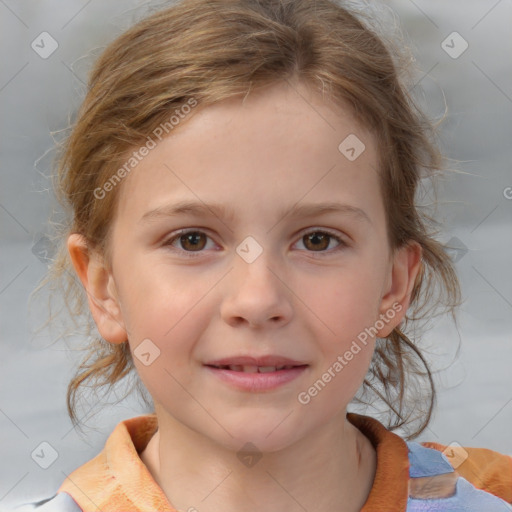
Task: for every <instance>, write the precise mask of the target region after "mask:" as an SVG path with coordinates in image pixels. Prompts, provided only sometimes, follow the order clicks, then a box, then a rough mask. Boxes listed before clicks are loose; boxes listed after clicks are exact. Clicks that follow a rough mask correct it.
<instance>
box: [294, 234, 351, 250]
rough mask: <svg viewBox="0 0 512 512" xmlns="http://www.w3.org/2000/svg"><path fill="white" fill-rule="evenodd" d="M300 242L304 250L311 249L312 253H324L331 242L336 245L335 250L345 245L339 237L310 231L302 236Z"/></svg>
mask: <svg viewBox="0 0 512 512" xmlns="http://www.w3.org/2000/svg"><path fill="white" fill-rule="evenodd" d="M300 240H301V241H303V244H304V246H305V247H306V249H308V250H309V249H312V251H313V252H325V250H326V249H327V248H328V247H329V245H330V242H331V241H332V240H335V241H336V242H337V244H338V245H337V246H336V247H335V250H336V248H338V247H340V246H345V245H346V244H345V242H344V241H343V240H342V239H341V238H340V237H338V236H336V235H334V234H332V233H329V232H326V231H310V232H309V233H307V234H305V235H303V236H302V237H301V239H300Z"/></svg>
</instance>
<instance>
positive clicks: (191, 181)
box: [90, 85, 419, 451]
mask: <svg viewBox="0 0 512 512" xmlns="http://www.w3.org/2000/svg"><path fill="white" fill-rule="evenodd" d="M347 137H350V138H349V139H347ZM356 137H357V138H356ZM345 139H347V141H346V142H343V141H345ZM342 143H343V144H342ZM340 144H341V149H339V146H340ZM362 144H364V149H363V146H362ZM351 148H353V151H352V149H351ZM117 186H120V187H121V190H120V198H119V205H118V210H117V214H116V217H115V219H114V222H113V228H112V229H113V231H112V274H108V279H107V281H105V282H104V283H106V284H105V287H104V289H103V291H101V292H100V291H99V289H97V290H96V291H94V294H95V295H96V297H97V299H98V300H96V303H99V302H101V304H102V305H103V310H107V311H108V312H109V315H105V314H101V312H100V310H99V309H96V310H95V309H94V306H93V305H92V304H91V308H92V309H93V314H94V316H95V319H96V322H97V325H98V329H99V331H100V333H101V334H102V336H103V337H104V338H105V339H107V340H109V341H111V342H120V341H122V340H123V339H126V337H128V340H129V344H130V347H131V350H132V352H134V361H135V364H136V367H137V370H138V372H139V374H140V377H141V379H142V381H143V382H144V384H145V386H146V387H147V389H148V390H149V392H150V393H151V395H152V397H153V399H154V401H155V406H156V408H157V412H158V414H159V420H160V421H168V422H171V423H173V422H174V424H176V425H177V424H180V428H182V427H183V426H184V427H187V428H189V429H191V430H192V431H194V432H196V433H199V434H201V435H203V436H206V437H207V438H209V439H211V440H213V441H215V442H218V443H221V444H223V445H224V446H226V447H231V448H233V449H234V450H237V449H240V447H241V446H242V445H243V444H244V443H246V442H247V441H251V442H252V443H254V444H255V445H256V446H257V447H258V448H259V449H260V450H262V451H265V450H266V451H275V450H278V449H280V448H283V447H285V446H287V445H291V444H292V443H293V442H295V441H298V440H299V439H301V438H305V437H307V436H308V435H318V433H319V432H320V430H321V429H322V428H323V427H325V426H327V425H331V426H333V425H335V424H337V425H339V424H340V423H343V421H345V413H346V410H345V409H346V406H347V404H348V403H349V402H350V401H351V399H352V398H353V397H354V395H355V394H356V392H357V390H358V388H359V387H360V385H361V384H362V381H363V379H364V377H365V374H366V372H367V369H368V366H369V364H370V360H371V357H372V353H373V349H374V339H373V337H372V335H375V332H376V331H378V336H381V337H383V336H386V335H387V334H389V332H391V330H392V329H393V328H394V326H395V325H397V324H398V323H399V321H400V319H401V318H402V317H403V314H404V313H405V310H406V308H407V305H408V302H407V301H408V294H409V293H410V290H411V287H412V283H413V281H414V277H415V273H416V271H417V267H418V262H419V252H418V251H417V250H416V251H412V250H401V251H399V252H397V253H396V254H395V255H393V256H392V255H391V253H390V249H389V247H388V243H387V235H386V224H385V211H384V204H383V200H382V197H381V192H380V187H379V179H378V158H377V148H376V145H375V142H374V139H373V138H372V136H371V135H370V134H369V133H368V131H366V130H364V129H363V128H362V127H361V126H360V125H359V124H358V123H357V122H356V121H355V119H354V118H353V117H352V116H351V115H350V113H349V112H348V110H340V109H339V108H336V107H335V106H334V105H328V104H326V103H323V101H322V99H321V97H319V96H317V95H316V94H314V93H312V92H310V91H309V90H308V89H306V88H305V87H304V86H302V85H297V86H294V87H293V88H291V87H289V86H287V85H283V86H274V87H272V88H270V89H267V90H265V91H264V92H263V93H261V94H260V93H254V92H253V93H251V95H250V96H249V97H248V98H246V100H245V102H244V103H243V104H242V100H241V99H236V100H229V101H225V102H223V103H218V104H216V105H214V106H211V107H208V108H205V109H201V110H199V108H198V107H197V108H196V112H195V113H194V114H193V116H192V115H191V118H190V119H185V121H184V122H183V125H182V126H178V127H177V128H175V132H172V135H171V136H170V137H168V138H166V139H163V140H162V141H161V142H160V143H159V144H157V146H156V147H155V148H154V149H151V150H150V151H149V154H148V155H147V156H145V157H144V158H142V159H141V161H140V163H138V165H137V166H136V167H135V168H134V169H133V170H132V171H131V174H130V175H129V176H127V177H126V178H124V180H123V182H122V183H121V184H119V185H117ZM182 203H187V204H188V203H191V204H192V203H193V206H190V207H186V208H182V209H181V211H177V212H176V213H173V210H174V209H176V208H177V205H178V204H182ZM327 205H329V207H330V209H329V210H327V209H325V210H323V211H322V210H321V208H323V207H326V206H327ZM183 230H186V231H191V232H193V234H192V233H191V234H189V236H183V233H182V231H183ZM315 234H316V235H315ZM97 282H100V280H99V279H98V280H97ZM90 283H91V281H90ZM99 286H100V285H99ZM399 303H401V304H399ZM399 310H401V312H399ZM365 329H366V330H365ZM362 340H364V342H363V341H362ZM267 355H271V356H279V357H285V358H289V359H292V360H294V361H296V362H297V363H302V364H304V365H307V367H306V368H305V369H303V370H301V371H299V372H297V375H296V376H295V378H293V379H292V380H290V381H288V382H286V383H284V384H281V385H279V386H277V387H275V388H272V389H260V390H247V389H239V388H237V387H236V386H235V385H233V384H231V383H228V382H225V381H224V380H223V379H221V378H220V372H219V371H217V370H212V369H210V368H208V367H207V366H205V365H206V363H209V362H213V361H215V360H218V359H223V358H230V357H237V356H252V357H255V358H259V357H263V356H267ZM336 363H338V364H336ZM315 383H316V387H315Z"/></svg>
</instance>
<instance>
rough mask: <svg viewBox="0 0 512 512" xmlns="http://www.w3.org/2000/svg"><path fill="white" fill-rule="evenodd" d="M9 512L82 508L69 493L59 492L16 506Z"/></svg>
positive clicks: (63, 511)
mask: <svg viewBox="0 0 512 512" xmlns="http://www.w3.org/2000/svg"><path fill="white" fill-rule="evenodd" d="M11 512H82V509H81V508H80V507H79V506H78V504H77V503H76V501H75V500H74V499H73V498H72V497H71V496H70V495H69V494H67V493H65V492H59V493H58V494H55V495H54V496H51V497H50V498H47V499H44V500H40V501H35V502H32V503H25V504H23V505H20V506H17V507H15V508H13V509H12V510H11Z"/></svg>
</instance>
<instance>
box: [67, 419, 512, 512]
mask: <svg viewBox="0 0 512 512" xmlns="http://www.w3.org/2000/svg"><path fill="white" fill-rule="evenodd" d="M347 418H348V420H349V421H350V422H351V423H352V424H353V425H354V426H355V427H357V428H358V429H359V430H360V431H361V432H362V433H363V434H364V435H365V436H366V437H367V438H368V439H369V440H370V441H371V443H372V444H373V446H374V447H375V449H376V452H377V469H376V473H375V479H374V482H373V486H372V489H371V491H370V494H369V496H368V499H367V501H366V503H365V505H364V507H363V509H362V511H361V512H383V511H397V512H405V511H406V509H407V504H408V498H409V496H410V495H411V496H416V497H419V498H422V497H423V496H427V497H428V496H429V493H431V492H432V489H434V490H435V489H437V490H436V492H438V491H439V492H443V486H445V487H446V486H448V488H452V487H453V485H452V484H453V480H452V479H451V478H452V477H453V478H455V477H454V475H457V473H458V475H460V476H462V477H464V478H465V479H466V480H467V481H469V482H470V483H471V484H473V486H475V487H476V488H478V489H483V490H484V491H487V492H488V493H491V494H493V495H495V496H498V497H500V498H502V499H503V500H505V501H506V502H507V503H512V457H509V456H507V455H502V454H500V453H497V452H494V451H492V450H487V449H483V448H465V450H466V452H467V454H468V457H467V459H466V460H465V461H464V462H463V463H462V464H460V465H458V464H457V472H456V473H446V471H445V473H446V474H444V475H438V476H435V477H424V478H410V477H409V466H410V463H409V458H408V446H407V443H406V442H405V441H404V440H403V439H402V438H401V437H399V436H397V435H396V434H393V433H392V432H389V431H388V430H387V429H386V428H385V427H384V426H383V425H382V424H381V423H379V422H378V421H377V420H375V419H373V418H370V417H368V416H362V415H359V414H354V413H349V414H348V415H347ZM156 429H157V418H156V415H154V414H150V415H145V416H138V417H135V418H131V419H128V420H125V421H122V422H120V423H119V424H118V425H117V426H116V428H115V429H114V431H113V432H112V434H111V435H110V436H109V438H108V439H107V441H106V443H105V447H104V449H103V450H102V452H101V453H100V454H99V455H97V456H96V457H95V458H93V459H92V460H90V461H89V462H87V463H85V464H84V465H82V466H80V467H79V468H78V469H76V470H75V471H73V472H72V473H71V474H70V475H69V476H68V477H67V478H66V480H65V481H64V482H63V484H62V485H61V486H60V488H59V490H58V492H59V493H61V492H64V493H67V494H69V495H70V496H71V497H72V498H73V499H74V500H75V502H76V503H77V504H78V505H79V506H80V508H81V509H82V510H83V512H97V511H98V510H101V511H102V512H119V511H140V512H145V511H152V512H153V511H162V512H176V509H174V508H173V507H172V505H171V504H170V503H169V501H168V500H167V498H166V496H165V494H164V493H163V491H162V489H161V488H160V487H159V486H158V484H157V483H156V482H155V480H154V479H153V477H152V476H151V474H150V472H149V470H148V469H147V468H146V466H145V465H144V463H143V462H142V460H141V459H140V457H139V453H140V452H142V450H143V449H144V448H145V447H146V445H147V443H148V442H149V440H150V439H151V437H152V435H153V434H154V433H155V431H156ZM421 445H422V446H425V447H427V448H434V449H435V450H438V451H443V450H445V448H446V446H444V445H440V444H437V443H421ZM447 453H448V455H450V454H449V451H448V452H447ZM448 460H450V459H448ZM459 462H460V461H459ZM443 477H446V478H443ZM433 479H437V480H435V481H434V480H433Z"/></svg>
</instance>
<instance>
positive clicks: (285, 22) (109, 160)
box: [43, 0, 460, 438]
mask: <svg viewBox="0 0 512 512" xmlns="http://www.w3.org/2000/svg"><path fill="white" fill-rule="evenodd" d="M365 18H367V17H366V16H365V15H364V14H363V13H361V12H359V13H357V12H355V11H353V10H351V11H349V10H347V9H346V8H344V7H342V5H341V4H340V3H336V2H335V1H329V0H316V1H314V2H313V1H311V0H261V1H258V0H210V1H208V2H205V1H204V0H184V1H181V2H179V3H177V4H175V5H172V6H170V7H168V8H166V9H164V10H160V11H157V12H156V13H154V14H152V15H151V16H149V17H147V18H146V19H143V20H142V21H140V22H138V23H137V24H135V25H134V26H133V27H132V28H130V29H129V30H128V31H126V32H124V33H123V34H122V35H121V36H120V37H118V38H117V39H116V40H115V41H113V42H112V43H111V44H110V45H109V46H108V47H107V48H106V50H105V51H104V52H103V53H102V55H101V56H100V58H99V59H98V60H97V62H96V64H95V66H94V68H93V69H92V72H91V75H90V79H89V85H88V92H87V95H86V98H85V100H84V102H83V104H82V106H81V108H80V110H79V113H78V118H77V121H76V123H75V125H74V128H73V130H72V132H71V134H70V136H69V137H68V138H67V140H66V141H65V144H64V145H63V149H62V151H61V154H60V158H59V163H58V175H57V180H56V183H55V190H56V192H57V197H58V199H59V201H60V202H61V204H62V205H63V206H64V207H65V208H70V210H71V213H72V215H71V217H72V221H71V225H68V226H62V227H61V232H60V233H59V235H58V236H59V237H60V238H59V239H58V240H59V244H60V245H59V249H58V253H57V256H56V258H55V259H54V261H53V264H52V266H51V268H50V270H49V273H48V275H47V278H46V279H45V283H49V282H51V283H59V282H60V283H62V284H63V285H62V286H60V285H58V286H54V290H56V291H58V293H59V294H61V295H62V293H64V299H65V304H66V306H67V308H68V310H69V312H70V313H71V316H72V317H73V319H74V320H75V323H77V322H78V320H79V319H82V320H83V321H84V322H83V327H84V331H85V332H86V334H87V336H88V337H89V338H90V340H89V341H90V342H89V343H88V349H89V351H88V353H87V355H86V357H85V359H84V360H83V361H82V363H81V365H80V367H79V368H78V370H77V373H76V375H75V377H74V378H73V379H72V380H71V382H70V384H69V387H68V394H67V405H68V412H69V415H70V417H71V419H72V421H73V423H75V424H76V422H77V416H76V411H75V408H76V399H77V392H78V390H79V387H80V386H82V385H84V384H86V383H92V384H91V385H92V387H93V388H97V387H99V388H102V387H103V386H107V387H108V389H109V390H110V389H111V388H112V386H113V385H114V384H115V383H116V382H118V381H119V380H121V379H122V378H123V377H125V376H127V375H128V374H130V373H135V372H131V370H132V368H133V366H134V365H133V361H132V358H131V353H130V350H129V347H128V343H123V344H120V345H117V344H110V343H108V342H106V341H105V340H103V339H101V337H99V335H98V333H97V332H95V331H94V330H95V325H94V322H93V320H92V317H91V315H90V312H89V309H88V307H87V302H86V295H85V291H84V289H83V287H82V286H81V285H80V283H79V281H78V280H77V278H76V276H75V275H74V271H73V268H72V266H71V263H70V260H69V255H68V253H67V248H66V243H65V242H66V238H67V235H68V234H69V233H71V232H75V233H80V234H82V235H84V236H85V238H86V240H87V242H88V245H89V246H90V248H91V249H95V250H96V249H97V250H99V251H101V252H102V253H104V254H105V258H106V261H107V263H108V262H109V261H110V256H109V233H110V226H111V221H112V219H113V218H114V212H115V208H116V199H117V197H118V192H119V189H120V187H121V186H122V183H121V184H119V185H118V186H116V187H113V188H112V190H111V191H110V192H109V193H107V194H105V195H104V197H102V198H101V199H98V198H97V197H96V196H95V190H98V189H99V188H102V187H104V186H105V184H106V183H107V181H108V180H109V179H111V178H112V176H113V175H114V174H115V173H116V171H117V170H118V169H119V168H120V167H121V166H122V165H123V163H125V161H126V155H127V154H129V152H130V151H131V150H132V151H133V149H134V148H136V147H139V146H141V145H143V144H145V143H146V142H147V140H148V136H149V135H150V134H151V133H152V132H153V130H155V128H156V127H157V126H159V125H160V124H161V123H165V122H168V120H169V116H170V113H172V112H173V111H175V110H176V109H177V108H180V107H181V106H182V105H184V104H186V103H187V101H188V102H190V100H191V99H194V100H195V101H197V104H198V105H199V106H201V107H204V106H208V105H211V104H213V103H216V102H219V101H222V100H224V99H227V98H230V97H233V96H237V95H245V94H248V92H249V90H250V89H251V88H256V87H260V86H266V85H271V84H273V83H277V82H280V81H283V80H286V81H289V82H292V81H297V80H299V81H301V82H303V83H307V84H308V85H310V86H312V87H315V88H316V90H318V91H319V92H320V91H321V92H322V93H327V94H328V95H329V98H330V99H331V100H333V101H335V102H336V101H338V102H340V103H343V104H344V105H349V106H350V107H351V108H352V110H353V114H354V116H355V117H356V118H357V119H358V120H359V121H360V122H361V123H362V124H363V125H364V126H366V127H367V128H368V129H370V130H371V131H372V133H373V134H374V135H375V137H376V141H377V144H378V151H379V157H380V166H381V168H380V180H381V189H382V194H383V198H384V204H385V207H386V212H387V219H386V221H387V227H388V236H389V243H390V247H391V248H392V249H396V248H398V247H401V246H403V245H404V244H407V243H409V242H411V241H416V242H417V243H418V244H419V245H420V246H421V247H422V250H423V255H422V266H421V270H420V273H419V275H418V276H417V279H416V282H415V285H414V289H413V292H412V297H411V305H410V308H409V311H408V312H407V316H406V317H405V319H404V321H403V322H402V324H401V325H400V326H399V327H397V328H395V329H394V331H393V332H392V333H391V334H390V335H389V336H388V337H387V338H386V339H377V340H376V349H375V354H374V358H373V360H372V363H371V366H370V369H369V372H368V375H367V377H366V379H365V381H364V385H363V392H364V393H366V392H374V393H376V395H377V396H378V397H380V398H381V399H382V400H383V401H384V403H385V404H386V405H387V406H388V407H389V409H390V410H391V414H392V417H391V419H390V421H389V422H388V425H387V426H388V428H390V429H394V428H397V427H408V426H409V424H410V423H411V422H412V418H413V412H414V411H416V410H417V409H418V408H419V410H420V412H419V414H418V415H417V417H419V418H420V425H419V426H418V428H416V430H414V431H413V432H412V433H411V434H410V435H409V436H408V438H413V437H415V436H417V435H418V434H419V433H421V432H422V431H423V430H424V428H425V427H426V426H427V425H428V423H429V421H430V418H431V414H432V411H433V407H434V403H435V401H434V399H435V389H434V384H433V379H432V372H431V370H430V368H429V365H428V364H427V361H426V360H425V358H424V357H423V355H422V353H421V352H420V350H419V348H418V347H417V345H416V343H414V342H412V341H411V340H410V339H409V338H408V337H407V335H406V334H405V332H406V331H407V326H408V324H409V323H410V322H416V321H418V320H420V319H424V318H431V317H432V316H433V315H434V313H435V311H434V310H437V308H438V307H439V306H440V305H444V306H445V309H444V310H443V312H446V311H449V312H451V314H452V318H453V319H455V314H454V312H455V308H456V307H457V306H458V305H459V304H460V289H459V283H458V280H457V276H456V274H455V271H454V268H453V265H452V262H451V261H450V258H449V257H448V255H447V253H446V252H445V251H444V249H443V246H442V244H441V243H439V242H438V241H437V240H435V239H434V235H435V233H434V232H433V231H432V226H433V225H434V220H433V218H432V217H430V216H429V215H427V214H426V213H425V212H423V213H421V212H420V208H419V207H418V206H417V205H416V204H415V199H416V195H417V193H418V185H419V184H420V179H421V178H423V177H430V178H433V177H435V175H436V171H437V170H438V169H440V168H441V163H442V156H441V154H440V153H439V151H438V149H437V145H436V144H435V143H434V139H435V136H436V134H435V126H434V124H433V123H432V122H431V121H429V120H428V119H427V118H426V116H425V115H424V114H423V113H422V112H421V111H420V110H419V109H418V108H417V107H416V105H415V103H414V101H413V99H412V98H411V97H410V94H409V93H408V90H407V88H406V86H405V82H403V78H402V75H403V73H404V72H406V71H407V69H409V62H406V57H404V56H403V55H402V54H401V53H400V52H398V51H397V49H396V48H394V49H392V50H391V48H392V46H389V45H388V44H387V43H386V42H385V40H386V39H385V37H384V38H383V36H378V35H377V31H376V29H375V28H372V27H371V18H370V17H368V19H365ZM388 48H389V49H388ZM400 59H403V62H402V61H401V60H400ZM178 129H179V128H178ZM108 264H110V263H108ZM43 284H44V283H43ZM425 382H426V384H427V385H426V386H424V385H422V383H425ZM356 400H359V401H363V402H364V400H363V399H362V398H359V399H356ZM416 412H417V411H416Z"/></svg>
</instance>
